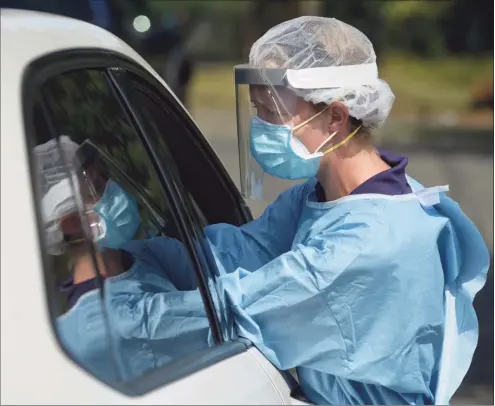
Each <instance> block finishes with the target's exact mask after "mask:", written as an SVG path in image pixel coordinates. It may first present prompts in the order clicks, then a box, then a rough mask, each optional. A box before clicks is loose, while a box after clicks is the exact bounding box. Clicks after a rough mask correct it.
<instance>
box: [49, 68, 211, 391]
mask: <svg viewBox="0 0 495 406" xmlns="http://www.w3.org/2000/svg"><path fill="white" fill-rule="evenodd" d="M41 96H42V103H43V108H44V111H45V114H46V117H47V121H48V122H49V125H48V127H49V128H51V131H52V132H53V133H54V134H53V138H52V139H51V140H50V141H49V142H53V143H54V145H56V146H57V147H58V148H59V150H61V151H62V152H60V155H61V156H62V159H61V160H60V161H61V162H62V163H60V162H59V163H57V165H58V166H61V167H62V169H63V170H62V172H65V175H64V179H65V183H63V184H61V182H62V181H61V180H60V179H57V178H56V177H54V175H53V173H52V174H51V176H52V181H51V182H52V183H51V184H50V185H45V186H43V187H44V189H45V190H46V189H48V192H46V193H45V195H46V194H50V191H52V194H53V193H54V192H53V191H54V189H55V190H56V191H57V190H58V192H60V190H62V189H63V190H65V187H66V186H70V187H71V188H72V190H73V191H74V193H73V196H72V198H71V199H69V200H67V198H64V199H65V200H64V199H62V200H63V202H62V203H60V204H59V205H58V206H60V205H61V206H63V207H64V210H65V211H64V213H63V216H62V218H63V222H62V223H63V224H61V221H60V219H59V220H56V221H55V224H56V226H57V227H58V228H59V231H60V229H62V231H60V232H59V235H61V236H62V238H63V240H64V242H65V243H66V244H68V245H69V246H71V247H75V246H77V247H79V245H78V244H84V245H81V248H80V249H79V248H78V249H77V250H76V249H72V250H71V251H69V254H68V258H67V265H68V268H69V272H68V274H69V278H72V280H71V281H70V282H69V283H68V284H66V285H67V286H65V289H69V290H70V289H72V291H74V290H76V291H77V292H78V293H77V294H76V298H75V299H74V298H72V299H70V298H69V299H70V300H72V301H73V302H74V303H72V307H71V308H70V310H68V311H66V312H65V314H63V315H62V316H60V317H59V318H58V320H57V323H58V325H60V323H62V321H63V322H64V323H65V324H66V325H67V326H68V327H66V330H67V331H65V336H64V337H61V339H62V341H64V340H65V344H66V347H67V346H69V347H71V348H72V349H73V350H72V352H71V354H72V355H73V358H75V359H76V361H78V362H79V363H80V364H82V365H83V366H84V367H85V368H87V369H88V370H89V371H90V372H92V373H93V374H94V375H95V376H97V377H98V378H100V379H102V380H104V381H106V382H108V383H110V384H114V383H115V384H118V383H119V382H122V381H124V382H128V381H132V380H134V379H137V378H139V377H141V376H143V375H144V374H146V373H148V372H150V371H151V370H153V369H156V368H159V367H162V366H164V365H166V364H167V363H169V362H170V361H173V360H176V359H178V358H181V357H186V356H188V355H191V354H193V353H194V352H195V351H200V350H202V349H204V348H208V347H209V346H211V345H213V340H212V338H211V332H210V325H209V322H208V318H207V316H206V311H205V307H204V303H203V300H202V297H201V294H200V292H199V291H198V289H197V288H198V279H197V277H196V272H197V271H196V268H195V267H194V266H193V262H192V261H191V257H190V255H189V251H188V249H187V245H185V244H184V231H183V230H182V231H181V229H180V228H179V226H178V224H177V219H176V213H175V211H174V209H173V208H172V206H171V204H170V202H169V199H168V198H167V193H166V192H165V191H164V190H163V188H162V186H161V184H160V182H159V181H158V178H157V176H156V172H155V170H154V167H153V162H152V160H151V159H150V156H149V155H148V153H147V151H146V149H145V148H144V147H143V145H142V143H141V140H140V138H139V135H138V133H137V132H136V130H135V128H134V126H133V125H132V123H131V121H130V120H129V118H128V116H127V114H126V112H125V110H124V108H123V107H122V105H121V103H120V101H119V99H118V97H117V96H116V94H115V93H114V89H113V87H112V85H111V83H110V81H109V80H108V77H107V75H106V73H105V72H102V71H99V70H79V71H74V72H70V73H65V74H62V75H59V76H56V77H54V78H52V79H50V80H48V81H47V82H46V83H45V84H44V85H43V86H42V88H41ZM40 128H41V127H40ZM47 161H48V162H49V163H48V164H45V165H44V166H45V167H44V169H43V170H42V172H43V173H48V172H47V169H48V167H50V166H53V165H50V159H47ZM40 168H41V166H40ZM52 172H54V171H52ZM41 183H42V182H40V184H41ZM45 183H46V182H45ZM59 189H60V190H59ZM58 196H59V195H58V194H57V199H58V198H59V197H58ZM67 202H70V203H71V204H68V203H67ZM42 205H43V204H42ZM52 205H53V204H52ZM67 207H70V209H68V208H67ZM52 211H53V210H52ZM64 216H65V217H64ZM59 217H60V216H59ZM83 247H84V249H83ZM88 247H89V248H91V250H92V253H93V254H92V255H93V256H92V257H90V256H89V255H88V249H89V248H88ZM49 254H50V255H51V256H57V253H56V252H52V253H49ZM65 254H67V252H65ZM99 280H101V282H102V284H101V288H102V292H101V293H102V294H98V293H96V292H97V287H98V286H97V282H98V281H99ZM95 285H96V287H95ZM81 292H82V293H81ZM101 298H102V299H101ZM101 300H103V302H100V301H101ZM103 331H106V335H107V337H105V338H104V339H103V338H102V337H103V333H102V332H103ZM59 337H60V335H59ZM96 340H102V341H103V343H99V344H98V345H100V346H103V345H104V344H105V351H106V352H105V356H103V354H102V352H103V350H102V351H100V353H96V352H95V351H93V346H94V345H95V346H96V348H99V347H98V345H96V343H95V341H96ZM67 343H68V344H67ZM109 348H111V352H109ZM110 354H112V355H111V356H110ZM109 358H111V360H112V362H108V360H109ZM111 365H113V366H114V367H115V368H114V369H115V371H114V372H113V373H110V369H111V368H110V366H111Z"/></svg>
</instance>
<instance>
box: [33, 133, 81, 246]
mask: <svg viewBox="0 0 495 406" xmlns="http://www.w3.org/2000/svg"><path fill="white" fill-rule="evenodd" d="M59 145H60V146H59ZM78 148H79V145H78V144H76V143H75V142H73V141H71V139H70V138H69V137H67V136H61V137H60V138H59V141H58V142H57V140H50V141H48V142H47V143H45V144H41V145H38V146H36V147H35V148H34V149H33V154H34V159H35V164H36V168H37V174H38V178H39V187H40V192H41V195H42V196H43V197H42V199H41V207H40V209H41V215H42V219H43V224H44V231H45V244H46V247H45V249H46V251H47V252H48V253H49V254H51V255H61V254H63V253H64V251H65V248H66V243H65V241H64V235H63V233H62V231H61V230H60V219H61V218H62V217H63V216H65V215H67V214H70V213H74V212H77V211H78V205H77V200H76V196H75V194H74V190H73V187H77V178H76V176H72V180H71V179H70V178H69V177H68V174H67V170H70V166H69V167H67V166H66V165H70V163H71V162H72V161H73V159H74V156H75V153H76V151H77V149H78Z"/></svg>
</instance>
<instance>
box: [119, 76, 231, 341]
mask: <svg viewBox="0 0 495 406" xmlns="http://www.w3.org/2000/svg"><path fill="white" fill-rule="evenodd" d="M121 74H122V73H121ZM121 80H122V77H121ZM125 83H127V85H129V82H125ZM137 83H139V82H137ZM137 83H136V82H131V83H130V84H131V86H126V88H127V92H128V94H129V96H130V97H128V99H129V100H130V103H131V106H132V108H133V109H134V110H135V111H136V113H137V115H138V119H139V120H140V122H141V123H142V125H143V127H144V130H145V132H146V136H147V138H148V139H149V142H150V143H151V144H152V148H153V150H154V151H156V153H157V155H158V158H159V160H160V162H161V167H162V169H163V170H164V171H165V172H166V174H167V177H168V178H169V179H170V181H171V182H172V183H173V184H174V185H175V187H176V188H177V190H178V192H179V193H180V194H182V195H183V196H184V198H183V199H182V204H183V207H184V210H185V211H186V212H187V213H188V214H189V220H190V221H191V233H192V234H193V235H194V236H195V240H196V242H197V244H196V251H197V254H198V257H199V259H200V261H201V264H202V270H203V272H204V276H205V278H206V279H207V280H212V281H213V282H214V281H215V277H216V276H217V275H218V274H219V270H218V268H217V265H216V261H215V258H214V256H213V253H212V252H211V249H210V245H209V243H208V240H207V239H206V237H205V234H204V228H205V227H206V226H207V225H209V221H208V219H207V217H206V215H205V214H204V212H203V210H201V208H202V207H205V204H204V202H203V201H202V200H201V201H198V200H197V199H195V197H194V192H195V190H193V189H191V188H190V187H186V186H185V185H184V183H183V181H182V180H183V179H184V178H187V177H190V176H191V174H192V173H197V172H200V171H201V167H200V165H201V164H200V162H195V163H194V162H192V163H191V166H184V165H180V166H179V164H178V161H179V160H181V159H182V158H183V157H184V159H187V155H188V154H189V153H190V150H191V149H190V148H188V144H187V143H185V142H184V143H183V144H182V145H183V146H184V148H183V150H181V151H180V153H176V154H172V153H171V151H170V148H169V142H168V140H170V139H176V138H186V137H185V135H184V128H183V127H182V126H181V125H180V123H179V122H178V121H177V119H176V118H175V117H173V116H172V115H171V114H170V112H169V111H168V110H167V109H166V104H165V103H162V102H161V100H160V97H159V96H157V94H156V92H154V91H153V89H152V87H151V86H146V85H144V84H143V83H139V84H137ZM183 171H188V173H187V174H184V173H183ZM189 185H191V184H190V183H189ZM215 197H216V196H215V194H214V192H213V191H212V193H211V195H210V196H209V199H210V200H211V201H213V202H214V201H215ZM208 286H209V287H210V294H211V296H213V297H216V300H217V303H218V306H220V308H219V309H217V310H219V312H218V314H217V316H218V318H219V320H220V323H221V328H222V330H223V335H224V338H225V339H231V338H232V335H233V333H232V326H231V320H228V316H227V314H228V312H227V306H226V303H225V301H224V300H223V298H222V297H221V295H218V293H217V290H216V289H215V288H214V286H215V284H214V283H211V284H209V285H208Z"/></svg>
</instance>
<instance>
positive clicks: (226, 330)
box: [111, 69, 239, 341]
mask: <svg viewBox="0 0 495 406" xmlns="http://www.w3.org/2000/svg"><path fill="white" fill-rule="evenodd" d="M113 71H114V69H112V70H111V73H113ZM120 73H121V72H120V71H119V72H118V74H119V75H120ZM124 73H128V72H127V71H124ZM115 74H116V75H115V76H117V72H115ZM115 80H116V81H118V83H119V85H120V87H121V89H122V91H123V93H124V94H123V97H124V100H125V102H126V103H128V104H129V108H130V109H131V110H133V109H135V107H134V106H135V103H134V98H135V96H136V94H135V93H134V92H142V93H143V94H144V96H145V97H147V98H149V99H150V102H151V103H154V104H155V105H156V107H157V108H158V109H160V110H162V112H163V114H166V115H170V113H169V109H168V108H169V107H171V106H169V105H167V104H166V103H167V102H166V101H165V100H163V99H162V98H161V96H160V95H159V94H157V93H158V92H157V91H156V90H157V89H156V88H154V87H153V85H152V84H149V83H147V82H145V84H144V85H143V83H141V81H140V83H139V88H136V87H135V86H134V83H133V82H134V80H132V79H131V80H129V78H127V77H125V75H124V77H115ZM143 86H144V87H146V89H143ZM164 104H165V105H164ZM135 114H136V120H137V121H143V120H145V119H144V117H143V116H142V114H141V112H140V110H139V109H138V108H136V112H135ZM169 118H170V120H173V121H175V124H176V125H179V124H180V123H179V122H178V120H177V119H176V117H169ZM145 127H146V126H145V125H144V123H143V132H144V134H145V137H147V138H148V137H149V136H150V134H149V133H148V130H147V129H146V128H145ZM149 142H150V145H151V147H152V150H155V149H156V142H154V141H152V140H151V139H150V140H149ZM164 148H165V149H166V153H167V155H169V156H170V159H171V160H172V161H175V159H174V157H173V156H172V154H171V151H170V150H169V148H168V145H167V142H165V147H164ZM157 160H158V162H159V165H160V166H162V165H163V166H164V167H165V166H166V164H162V161H163V160H161V159H157ZM175 163H176V161H175V162H174V164H173V165H172V166H175ZM174 169H176V170H172V171H171V173H170V181H171V183H173V184H174V187H175V190H176V191H177V193H178V195H179V196H180V200H181V202H184V203H185V204H184V214H185V217H186V218H187V220H188V221H189V224H188V225H189V227H190V230H191V233H192V234H194V236H195V239H196V240H197V241H198V242H199V244H195V246H196V247H197V248H196V249H197V251H198V255H200V256H201V258H202V259H203V263H204V266H205V268H207V271H209V272H207V273H205V277H209V278H211V279H212V280H213V281H214V282H215V281H216V278H217V276H218V266H217V264H216V262H215V259H214V257H213V254H212V252H211V250H209V247H205V245H208V242H207V237H206V234H205V232H204V226H205V225H206V224H203V223H204V222H202V216H201V215H202V212H201V209H200V208H199V207H198V208H196V207H195V206H196V201H195V199H194V197H193V196H192V195H191V194H190V193H189V191H188V190H187V188H186V187H185V185H184V184H183V182H182V179H181V177H180V173H179V168H177V167H176V168H174ZM164 170H165V168H164ZM176 178H178V179H176ZM198 209H199V211H198ZM210 286H211V285H210ZM212 290H213V289H212ZM211 294H212V295H214V296H216V297H217V298H218V300H219V303H218V307H215V309H216V310H217V318H218V319H219V322H220V328H221V330H222V333H223V338H224V341H236V340H238V339H239V337H238V336H237V334H235V331H233V330H235V329H232V328H231V321H232V317H231V316H232V312H231V311H229V309H228V305H227V303H226V302H225V301H223V300H221V297H220V296H219V292H218V291H216V290H215V291H214V292H213V293H211Z"/></svg>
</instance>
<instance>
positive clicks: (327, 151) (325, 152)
mask: <svg viewBox="0 0 495 406" xmlns="http://www.w3.org/2000/svg"><path fill="white" fill-rule="evenodd" d="M344 98H345V96H342V97H339V98H338V99H337V100H336V101H341V100H343V99H344ZM329 107H330V104H329V105H328V106H327V107H325V108H324V109H323V110H322V111H320V112H318V113H316V114H315V115H314V116H313V117H310V118H309V119H307V120H306V121H304V122H302V123H301V124H298V125H297V126H295V127H294V128H293V129H292V134H293V135H292V136H294V131H297V130H298V129H300V128H301V127H303V126H304V125H306V124H308V123H309V122H310V121H311V120H313V119H315V118H316V117H318V116H319V115H320V114H322V113H323V112H324V111H326V110H327V109H328V108H329ZM361 127H362V124H361V125H360V126H359V127H357V128H356V129H355V130H354V131H353V132H352V133H350V134H349V135H348V136H347V137H345V138H344V139H343V140H342V141H340V142H339V143H338V144H336V145H334V146H332V147H330V148H329V149H327V150H325V151H324V152H323V155H326V154H328V153H329V152H332V151H335V150H336V149H337V148H339V147H341V146H342V145H344V144H345V143H346V142H347V141H349V140H350V139H351V138H352V137H354V136H355V135H356V134H357V132H358V131H359V130H360V129H361ZM337 132H338V131H335V132H334V133H332V134H331V135H330V136H329V137H328V138H327V139H326V140H325V141H323V142H322V143H321V144H320V145H319V146H318V148H316V150H315V152H313V154H316V153H318V152H319V151H320V149H321V147H322V146H323V145H325V144H326V143H327V142H328V141H330V140H331V139H332V138H333V137H335V135H336V134H337Z"/></svg>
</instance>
